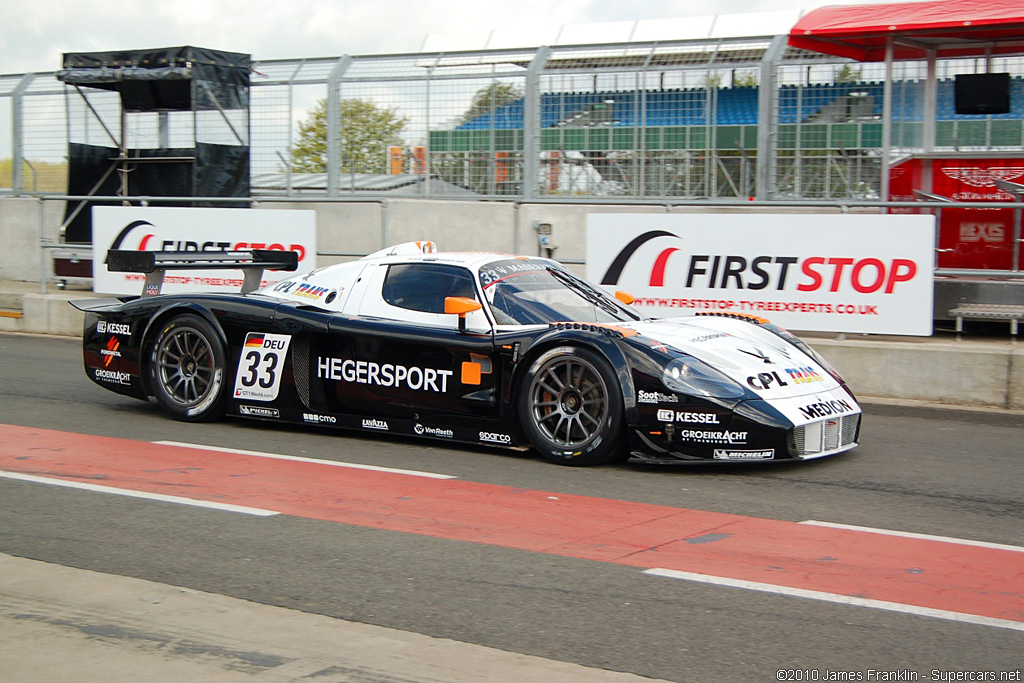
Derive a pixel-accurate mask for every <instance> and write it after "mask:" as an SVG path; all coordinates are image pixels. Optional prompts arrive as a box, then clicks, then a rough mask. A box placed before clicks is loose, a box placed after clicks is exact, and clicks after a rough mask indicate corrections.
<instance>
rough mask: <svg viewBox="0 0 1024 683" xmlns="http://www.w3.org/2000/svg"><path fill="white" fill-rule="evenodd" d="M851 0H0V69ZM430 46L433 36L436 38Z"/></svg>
mask: <svg viewBox="0 0 1024 683" xmlns="http://www.w3.org/2000/svg"><path fill="white" fill-rule="evenodd" d="M850 1H852V0H831V1H829V0H796V1H794V0H642V1H641V2H629V1H628V0H500V1H499V0H154V1H149V2H146V1H142V2H139V1H135V2H132V1H130V0H129V1H127V2H126V1H125V0H0V17H2V18H3V19H2V23H0V74H17V73H25V72H30V71H56V70H57V69H59V68H60V66H61V54H62V53H64V52H89V51H101V50H131V49H137V48H154V47H171V46H178V45H195V46H199V47H207V48H212V49H218V50H227V51H231V52H243V53H248V54H251V55H252V56H253V58H254V59H256V60H268V59H284V58H298V57H333V56H338V55H343V54H351V55H368V54H392V53H403V52H416V51H419V50H421V49H422V48H423V47H424V45H425V39H426V37H427V36H428V35H430V34H435V35H436V34H455V35H471V34H475V33H479V34H481V35H486V34H488V33H489V32H491V31H492V30H493V29H496V28H500V29H501V30H502V31H505V32H506V33H507V32H513V33H514V32H515V31H522V32H523V33H524V34H531V33H533V34H536V32H537V30H538V28H539V27H557V26H567V25H568V26H574V25H578V24H598V23H605V22H622V21H639V20H648V19H673V18H675V19H678V18H682V17H697V16H708V15H714V14H733V13H748V12H771V11H781V10H793V9H794V8H795V7H799V8H804V9H811V8H814V7H818V6H821V5H824V4H847V3H848V2H850ZM436 44H438V43H436V41H435V45H436Z"/></svg>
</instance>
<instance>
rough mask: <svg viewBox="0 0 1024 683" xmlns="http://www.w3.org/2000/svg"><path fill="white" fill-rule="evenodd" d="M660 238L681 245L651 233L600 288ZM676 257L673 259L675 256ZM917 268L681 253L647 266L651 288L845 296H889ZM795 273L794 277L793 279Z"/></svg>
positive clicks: (904, 262) (906, 263)
mask: <svg viewBox="0 0 1024 683" xmlns="http://www.w3.org/2000/svg"><path fill="white" fill-rule="evenodd" d="M659 237H672V238H674V239H675V240H676V241H677V242H679V243H682V239H681V238H679V237H678V236H676V235H673V234H672V233H670V232H666V231H664V230H650V231H648V232H645V233H643V234H642V235H640V236H639V237H637V238H635V239H633V240H632V241H631V242H630V243H629V244H627V245H626V246H625V247H623V248H622V251H620V252H619V253H618V254H617V255H616V256H615V258H614V259H612V263H611V265H610V266H609V267H608V270H607V271H606V272H605V274H604V277H602V278H601V284H603V285H616V284H618V282H619V278H620V277H621V275H622V271H623V269H624V268H625V266H626V262H627V261H628V260H629V258H630V257H631V256H632V255H633V254H634V253H635V252H636V251H637V249H639V248H640V247H641V246H642V245H643V244H645V243H646V242H649V241H650V240H653V239H656V238H659ZM677 253H678V254H679V255H678V256H675V258H673V256H674V255H675V254H677ZM679 259H685V260H684V261H683V262H682V269H681V271H676V272H677V273H679V276H677V277H678V279H677V280H674V281H670V282H668V283H666V277H667V273H668V270H667V269H668V266H669V263H670V261H671V262H673V263H674V262H675V261H678V260H679ZM917 272H918V268H917V262H916V261H913V260H910V259H902V258H893V259H888V260H882V259H877V258H871V257H868V258H852V257H846V256H824V255H822V256H810V257H799V256H784V255H778V254H764V255H760V256H754V257H752V258H751V257H747V256H739V255H735V254H689V255H687V254H685V253H684V252H683V250H682V249H681V248H680V247H666V248H664V249H662V250H661V251H660V252H659V253H658V255H657V257H655V259H654V263H653V264H652V265H651V271H650V273H651V274H650V277H649V278H648V283H649V285H650V286H651V287H665V286H672V287H686V288H692V287H696V288H700V289H737V290H744V289H747V290H754V291H759V290H764V289H767V290H776V291H784V290H787V289H788V290H793V289H794V288H795V289H796V290H797V291H800V292H820V291H829V292H840V291H842V292H849V291H851V290H852V291H854V292H858V293H860V294H874V293H876V292H882V293H885V294H893V293H895V291H896V288H897V286H898V285H899V284H900V283H902V282H907V281H909V280H913V279H914V277H915V276H917ZM794 273H795V275H794Z"/></svg>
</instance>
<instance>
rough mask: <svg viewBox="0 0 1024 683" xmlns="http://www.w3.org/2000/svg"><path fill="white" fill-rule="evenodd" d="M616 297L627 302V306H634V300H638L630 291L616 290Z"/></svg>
mask: <svg viewBox="0 0 1024 683" xmlns="http://www.w3.org/2000/svg"><path fill="white" fill-rule="evenodd" d="M615 298H616V299H618V300H619V301H621V302H622V303H624V304H626V305H627V306H632V305H633V302H634V301H636V297H635V296H633V295H632V294H630V293H629V292H623V291H617V292H615Z"/></svg>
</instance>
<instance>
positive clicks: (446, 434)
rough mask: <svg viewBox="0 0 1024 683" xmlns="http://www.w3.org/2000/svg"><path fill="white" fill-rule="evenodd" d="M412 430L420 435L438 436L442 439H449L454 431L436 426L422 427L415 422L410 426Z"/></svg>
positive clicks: (453, 434)
mask: <svg viewBox="0 0 1024 683" xmlns="http://www.w3.org/2000/svg"><path fill="white" fill-rule="evenodd" d="M412 430H413V431H414V432H416V433H417V434H419V435H420V436H423V435H426V436H438V437H441V438H442V439H451V438H453V437H454V436H455V432H453V431H452V430H450V429H438V428H437V427H424V426H423V425H421V424H417V425H416V426H415V427H413V428H412Z"/></svg>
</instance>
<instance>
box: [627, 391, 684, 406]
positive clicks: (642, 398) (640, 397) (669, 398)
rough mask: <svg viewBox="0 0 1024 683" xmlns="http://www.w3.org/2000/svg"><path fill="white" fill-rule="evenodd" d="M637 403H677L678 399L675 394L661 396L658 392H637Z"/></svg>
mask: <svg viewBox="0 0 1024 683" xmlns="http://www.w3.org/2000/svg"><path fill="white" fill-rule="evenodd" d="M636 402H637V403H679V397H678V396H676V395H675V394H663V393H661V392H660V391H638V392H636Z"/></svg>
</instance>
